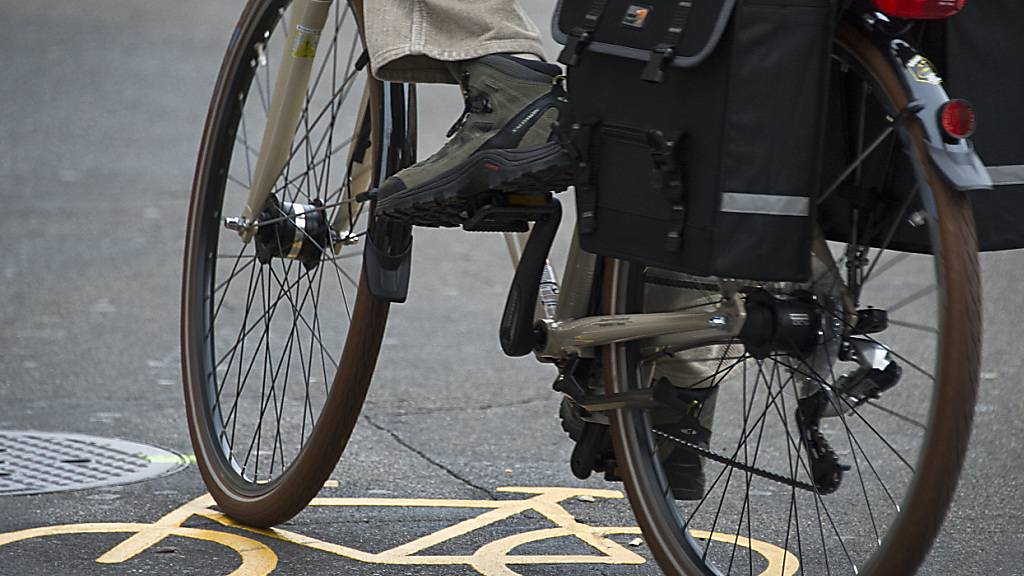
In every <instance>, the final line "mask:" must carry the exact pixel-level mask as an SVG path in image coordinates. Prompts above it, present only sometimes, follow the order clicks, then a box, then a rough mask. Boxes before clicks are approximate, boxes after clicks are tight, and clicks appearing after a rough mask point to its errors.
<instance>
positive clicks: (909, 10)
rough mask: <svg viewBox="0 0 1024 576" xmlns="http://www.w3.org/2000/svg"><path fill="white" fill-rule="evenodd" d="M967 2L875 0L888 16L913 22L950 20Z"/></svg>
mask: <svg viewBox="0 0 1024 576" xmlns="http://www.w3.org/2000/svg"><path fill="white" fill-rule="evenodd" d="M966 3H967V0H875V6H877V7H878V9H879V10H881V11H882V12H884V13H885V14H886V15H887V16H892V17H893V18H908V19H913V20H937V19H941V18H949V17H950V16H952V15H954V14H956V13H957V12H959V11H961V10H963V8H964V4H966Z"/></svg>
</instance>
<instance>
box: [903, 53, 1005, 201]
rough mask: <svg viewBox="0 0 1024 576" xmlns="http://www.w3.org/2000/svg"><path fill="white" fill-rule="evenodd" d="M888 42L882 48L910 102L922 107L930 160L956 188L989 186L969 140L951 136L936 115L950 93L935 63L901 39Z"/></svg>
mask: <svg viewBox="0 0 1024 576" xmlns="http://www.w3.org/2000/svg"><path fill="white" fill-rule="evenodd" d="M887 43H888V50H886V51H885V52H886V53H887V54H888V55H889V57H890V61H891V63H892V64H893V66H894V68H895V70H896V71H897V75H898V76H899V77H900V80H901V81H902V82H903V86H904V87H905V88H906V89H907V92H908V93H909V94H910V99H911V102H914V103H916V104H917V105H919V106H920V107H921V109H920V110H919V111H918V112H917V116H918V118H919V119H920V121H921V125H922V127H923V128H924V132H925V138H924V142H925V145H926V147H927V151H928V156H929V158H930V159H931V161H932V163H933V164H934V165H935V167H936V168H937V169H938V171H939V172H940V173H941V174H942V175H943V176H944V177H945V178H946V180H947V181H948V182H949V184H950V185H952V186H953V188H955V189H957V190H961V191H968V190H991V189H992V178H991V177H990V176H989V173H988V170H987V169H986V168H985V164H984V162H982V160H981V158H980V157H979V156H978V154H977V153H976V152H975V151H974V146H973V144H972V143H971V141H970V140H969V139H962V140H952V139H949V138H948V137H947V136H945V134H944V133H943V132H942V128H941V126H940V119H939V115H940V111H941V110H942V106H943V105H945V104H946V103H947V102H949V95H948V94H946V90H945V88H943V86H942V78H941V77H940V76H939V74H938V72H936V70H935V67H934V66H933V65H932V63H931V62H930V61H929V60H928V59H927V58H925V57H924V56H922V55H921V54H920V53H919V52H918V51H917V50H915V49H914V48H913V47H912V46H910V44H908V43H906V42H904V41H903V40H900V39H888V40H887ZM899 130H901V131H905V130H906V124H902V123H901V124H900V126H899ZM904 136H905V135H904Z"/></svg>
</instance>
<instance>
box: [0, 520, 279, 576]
mask: <svg viewBox="0 0 1024 576" xmlns="http://www.w3.org/2000/svg"><path fill="white" fill-rule="evenodd" d="M154 530H156V531H159V532H160V534H161V536H160V540H162V539H163V538H166V537H167V536H184V537H185V538H195V539H196V540H206V541H208V542H215V543H217V544H221V545H223V546H226V547H228V548H231V549H232V550H234V551H235V552H237V553H238V555H239V556H240V557H241V560H242V563H241V565H240V566H239V567H238V568H237V569H235V571H233V572H231V573H230V574H229V575H228V576H266V575H267V574H270V573H271V572H272V571H273V570H274V568H276V567H277V555H276V554H274V551H273V550H271V549H270V548H269V547H268V546H267V545H266V544H263V543H262V542H259V541H257V540H253V539H252V538H246V537H245V536H239V535H238V534H231V533H229V532H219V531H217V530H203V529H199V528H186V527H184V526H176V527H170V528H162V527H161V528H155V527H154V525H153V524H139V523H132V522H97V523H91V524H62V525H59V526H45V527H42V528H29V529H28V530H19V531H17V532H8V533H6V534H0V546H4V545H5V544H12V543H14V542H19V541H21V540H28V539H30V538H40V537H42V536H60V535H68V534H115V533H118V532H135V533H136V535H141V534H147V533H148V532H151V531H154ZM160 540H157V542H159V541H160ZM99 561H100V560H97V562H99ZM118 562H120V560H114V561H108V562H107V563H111V564H114V563H118Z"/></svg>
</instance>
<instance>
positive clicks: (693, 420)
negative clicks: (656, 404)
mask: <svg viewBox="0 0 1024 576" xmlns="http://www.w3.org/2000/svg"><path fill="white" fill-rule="evenodd" d="M688 392H689V393H690V395H691V396H692V405H691V407H690V408H689V409H688V410H687V411H686V412H684V413H682V414H679V412H678V411H675V412H674V415H673V416H672V417H671V418H667V417H659V418H658V419H659V420H661V421H662V423H660V424H657V425H655V429H656V430H657V431H659V432H661V433H662V434H665V435H667V436H669V437H670V438H666V437H664V436H663V437H662V441H661V442H660V443H659V448H658V452H659V453H660V454H661V457H662V461H661V467H662V470H664V471H665V479H666V480H667V481H668V485H669V487H670V488H671V489H672V496H673V497H674V498H675V499H676V500H700V499H702V498H703V497H704V483H705V479H704V458H703V457H702V456H701V455H700V454H698V453H697V452H695V451H694V450H693V449H692V448H691V447H688V446H687V444H690V445H693V446H698V447H700V448H703V449H704V450H707V449H708V446H709V445H710V443H711V424H712V420H713V418H714V409H715V406H714V403H715V398H716V397H717V395H718V394H717V392H718V389H717V388H706V389H692V390H688ZM665 420H668V421H667V422H666V421H665ZM679 440H682V441H683V442H686V444H683V443H682V442H679Z"/></svg>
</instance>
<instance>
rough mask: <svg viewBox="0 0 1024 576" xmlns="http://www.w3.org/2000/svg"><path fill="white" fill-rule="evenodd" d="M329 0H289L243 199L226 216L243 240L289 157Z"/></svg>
mask: <svg viewBox="0 0 1024 576" xmlns="http://www.w3.org/2000/svg"><path fill="white" fill-rule="evenodd" d="M333 3H334V0H295V2H294V3H293V10H294V15H295V23H294V24H293V26H292V28H291V29H290V30H289V31H288V39H287V42H286V43H285V46H284V53H283V54H282V57H281V68H280V70H279V71H278V75H277V80H276V82H275V83H274V90H273V92H272V95H271V98H270V110H269V114H268V118H267V127H266V129H265V131H264V133H263V141H262V143H261V145H260V152H259V156H257V158H256V167H255V168H254V171H253V177H252V185H251V188H250V189H249V198H248V200H247V201H246V204H245V208H244V209H243V211H242V216H241V218H240V219H239V220H238V221H235V222H231V221H230V219H229V221H228V226H229V228H233V229H235V230H237V231H238V233H239V235H240V236H241V237H242V240H243V241H244V242H249V241H251V240H252V238H253V236H254V235H255V234H256V230H257V228H258V225H259V222H258V219H259V217H260V214H261V212H262V211H263V207H264V206H265V205H266V203H267V200H268V199H269V198H270V194H271V192H272V190H273V186H274V183H275V182H276V181H277V179H278V177H279V176H280V175H281V172H283V171H284V168H285V166H286V164H287V163H288V160H289V158H290V157H291V142H292V138H293V136H294V135H295V130H296V129H297V128H298V125H299V120H300V118H301V116H302V110H303V108H304V106H305V103H306V89H307V87H308V86H309V78H310V75H311V72H312V69H313V59H314V57H315V55H316V48H317V43H318V42H319V41H320V33H321V31H322V30H323V28H324V24H325V23H326V21H327V13H328V12H329V11H330V8H331V5H332V4H333Z"/></svg>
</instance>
